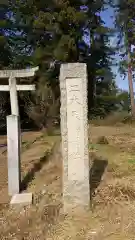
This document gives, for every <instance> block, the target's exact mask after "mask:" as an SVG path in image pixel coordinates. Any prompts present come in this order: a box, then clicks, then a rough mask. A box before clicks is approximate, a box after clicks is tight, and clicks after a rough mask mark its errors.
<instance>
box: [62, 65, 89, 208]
mask: <svg viewBox="0 0 135 240" xmlns="http://www.w3.org/2000/svg"><path fill="white" fill-rule="evenodd" d="M60 89H61V111H60V112H61V135H62V157H63V201H64V202H63V203H64V208H65V209H66V208H67V206H68V205H69V206H70V207H77V206H79V205H80V206H86V207H89V203H90V190H89V157H88V124H87V73H86V65H85V64H83V63H74V64H64V65H62V66H61V72H60Z"/></svg>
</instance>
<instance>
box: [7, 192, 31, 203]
mask: <svg viewBox="0 0 135 240" xmlns="http://www.w3.org/2000/svg"><path fill="white" fill-rule="evenodd" d="M17 204H20V205H23V206H26V205H30V204H32V193H22V194H15V195H14V196H13V197H12V199H11V201H10V205H17Z"/></svg>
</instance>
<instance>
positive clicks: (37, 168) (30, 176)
mask: <svg viewBox="0 0 135 240" xmlns="http://www.w3.org/2000/svg"><path fill="white" fill-rule="evenodd" d="M51 155H52V151H47V152H46V153H45V155H44V156H43V157H41V158H40V159H39V161H38V162H36V163H34V166H33V167H32V168H31V169H30V171H29V172H28V173H27V174H26V175H25V177H24V179H23V180H22V182H21V191H24V190H26V189H27V187H28V185H29V183H30V182H32V180H33V179H34V177H35V174H36V173H37V172H38V171H40V170H41V169H42V166H43V165H44V164H45V163H46V162H47V161H48V160H49V158H50V156H51Z"/></svg>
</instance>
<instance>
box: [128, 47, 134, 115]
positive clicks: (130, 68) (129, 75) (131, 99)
mask: <svg viewBox="0 0 135 240" xmlns="http://www.w3.org/2000/svg"><path fill="white" fill-rule="evenodd" d="M128 85H129V93H130V101H131V113H132V117H133V118H135V102H134V88H133V78H132V67H131V57H130V49H128Z"/></svg>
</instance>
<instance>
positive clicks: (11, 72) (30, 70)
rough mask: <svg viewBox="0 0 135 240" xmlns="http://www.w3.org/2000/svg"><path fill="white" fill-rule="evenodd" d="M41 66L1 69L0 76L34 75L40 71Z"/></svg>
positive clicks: (20, 76)
mask: <svg viewBox="0 0 135 240" xmlns="http://www.w3.org/2000/svg"><path fill="white" fill-rule="evenodd" d="M38 69H39V67H35V68H28V69H21V70H1V71H0V78H2V79H3V78H10V77H15V78H24V77H33V76H34V75H35V72H36V71H38Z"/></svg>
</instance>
